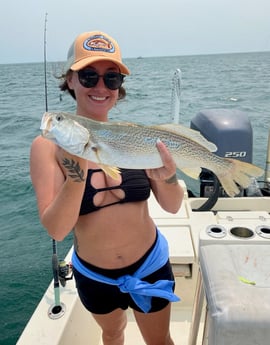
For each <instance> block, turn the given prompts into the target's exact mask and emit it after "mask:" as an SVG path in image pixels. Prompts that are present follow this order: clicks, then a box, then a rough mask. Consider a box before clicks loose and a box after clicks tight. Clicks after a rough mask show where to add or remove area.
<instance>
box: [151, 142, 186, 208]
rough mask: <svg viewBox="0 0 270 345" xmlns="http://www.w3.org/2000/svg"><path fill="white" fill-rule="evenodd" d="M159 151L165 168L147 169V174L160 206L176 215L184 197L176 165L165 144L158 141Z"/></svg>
mask: <svg viewBox="0 0 270 345" xmlns="http://www.w3.org/2000/svg"><path fill="white" fill-rule="evenodd" d="M157 149H158V151H159V153H160V156H161V159H162V162H163V166H162V167H161V168H156V169H147V170H146V174H147V176H148V177H149V178H150V181H151V187H152V191H153V193H154V195H155V197H156V199H157V201H158V203H159V204H160V206H161V207H162V208H163V209H164V210H165V211H167V212H171V213H176V212H177V211H178V210H179V208H180V206H181V203H182V200H183V196H184V192H183V189H182V188H181V186H180V185H179V183H178V179H177V176H176V164H175V162H174V160H173V158H172V156H171V154H170V152H169V150H168V149H167V147H166V145H165V144H164V143H162V142H161V141H158V142H157Z"/></svg>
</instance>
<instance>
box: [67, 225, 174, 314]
mask: <svg viewBox="0 0 270 345" xmlns="http://www.w3.org/2000/svg"><path fill="white" fill-rule="evenodd" d="M157 236H158V237H157V241H156V245H155V247H154V248H153V250H152V251H151V253H150V254H149V255H148V257H147V258H146V260H145V261H144V263H143V264H142V265H141V267H140V268H139V269H138V270H137V271H136V272H135V273H134V274H133V275H132V276H131V275H124V276H122V277H119V278H117V279H112V278H108V277H106V276H103V275H102V274H99V273H96V272H93V271H91V270H90V269H89V268H87V267H85V266H84V265H83V264H82V263H81V262H80V260H79V258H78V256H77V254H76V252H75V251H74V252H73V254H72V265H73V267H74V268H75V269H76V270H77V271H79V272H80V273H81V274H82V275H84V276H85V277H87V278H90V279H93V280H96V281H98V282H100V283H106V284H110V285H116V286H118V287H119V289H120V291H121V292H125V293H129V294H130V296H131V297H132V299H133V301H134V302H135V303H136V304H137V306H138V307H140V308H141V309H142V310H143V311H144V312H145V313H147V312H148V311H149V310H150V309H151V298H152V297H161V298H165V299H167V300H168V301H170V302H177V301H179V300H180V298H179V297H177V296H176V295H175V294H174V293H173V285H174V282H173V281H171V280H158V281H157V282H155V283H154V284H150V283H148V282H145V281H142V280H141V279H142V278H144V277H146V276H148V275H150V274H151V273H153V272H155V271H157V270H158V269H159V268H161V267H162V266H164V265H165V264H166V262H167V261H168V258H169V248H168V243H167V240H166V238H165V237H164V236H163V235H162V234H161V232H160V231H159V230H157Z"/></svg>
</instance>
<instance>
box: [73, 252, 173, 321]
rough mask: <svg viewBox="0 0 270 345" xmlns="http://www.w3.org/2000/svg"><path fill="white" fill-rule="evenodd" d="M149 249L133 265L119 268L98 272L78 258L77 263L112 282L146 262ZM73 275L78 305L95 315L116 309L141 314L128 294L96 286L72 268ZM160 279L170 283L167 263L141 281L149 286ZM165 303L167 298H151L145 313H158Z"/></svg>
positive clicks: (168, 264) (171, 278)
mask: <svg viewBox="0 0 270 345" xmlns="http://www.w3.org/2000/svg"><path fill="white" fill-rule="evenodd" d="M152 248H153V246H152V247H151V248H150V249H149V250H148V252H147V253H146V254H145V255H144V256H143V257H142V258H141V259H140V260H138V261H137V262H136V263H134V264H132V265H131V266H128V267H124V268H121V269H101V268H98V267H96V266H93V265H90V264H89V263H87V262H85V261H83V260H82V259H79V260H80V261H81V262H82V264H83V265H84V266H86V267H87V268H89V269H91V270H92V271H94V272H96V273H100V274H102V275H105V276H106V277H108V278H112V279H116V278H119V277H121V276H123V275H126V274H129V275H132V274H134V272H136V271H137V269H138V268H139V267H140V266H141V264H142V263H143V262H144V261H145V260H146V258H147V256H148V255H149V253H150V251H151V250H152ZM73 272H74V277H75V280H76V287H77V290H78V294H79V297H80V299H81V301H82V304H83V305H84V306H85V308H86V309H87V310H89V311H90V312H92V313H95V314H107V313H110V312H112V311H113V310H115V309H117V308H121V309H123V310H125V309H127V308H128V307H130V308H132V309H135V310H137V311H140V312H143V311H142V310H141V309H140V308H139V307H138V306H137V304H136V303H135V302H134V301H133V299H132V297H131V296H130V294H129V293H123V292H121V291H120V289H119V287H118V286H115V285H110V284H105V283H100V282H98V281H96V280H92V279H90V278H87V277H85V276H84V275H82V274H81V273H79V272H78V271H77V270H76V269H75V268H73ZM163 279H164V280H171V281H174V276H173V272H172V268H171V264H170V261H169V260H168V261H167V263H166V264H165V265H164V266H163V267H161V268H159V269H158V270H157V271H155V272H154V273H152V274H150V275H148V276H147V277H145V278H142V279H141V280H143V281H147V282H148V283H151V284H153V283H155V282H156V281H158V280H163ZM168 304H169V301H168V300H167V299H164V298H160V297H152V300H151V309H150V310H149V313H151V312H155V311H159V310H161V309H163V308H165V307H166V306H167V305H168Z"/></svg>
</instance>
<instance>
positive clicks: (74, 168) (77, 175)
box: [62, 158, 84, 182]
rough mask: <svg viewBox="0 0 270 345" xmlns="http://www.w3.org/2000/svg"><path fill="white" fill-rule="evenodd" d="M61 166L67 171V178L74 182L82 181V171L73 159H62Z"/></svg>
mask: <svg viewBox="0 0 270 345" xmlns="http://www.w3.org/2000/svg"><path fill="white" fill-rule="evenodd" d="M62 164H63V166H64V167H65V168H66V169H67V171H68V176H69V177H71V178H72V179H74V181H75V182H83V181H84V171H83V169H81V167H80V164H79V163H78V162H77V163H76V162H75V161H74V160H73V159H68V158H64V159H63V161H62Z"/></svg>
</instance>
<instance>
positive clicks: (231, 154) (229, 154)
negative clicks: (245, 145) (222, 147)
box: [224, 151, 247, 158]
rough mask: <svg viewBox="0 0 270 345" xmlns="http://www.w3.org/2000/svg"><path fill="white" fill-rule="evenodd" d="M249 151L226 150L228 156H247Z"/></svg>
mask: <svg viewBox="0 0 270 345" xmlns="http://www.w3.org/2000/svg"><path fill="white" fill-rule="evenodd" d="M246 155H247V152H246V151H235V152H230V151H228V152H225V156H224V157H226V158H244V157H246Z"/></svg>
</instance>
